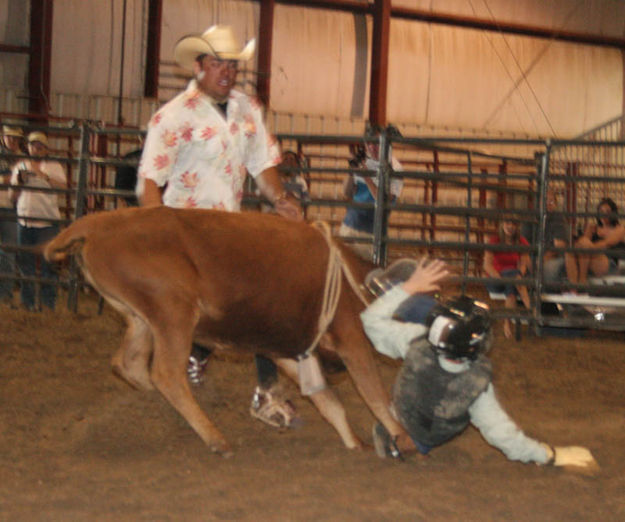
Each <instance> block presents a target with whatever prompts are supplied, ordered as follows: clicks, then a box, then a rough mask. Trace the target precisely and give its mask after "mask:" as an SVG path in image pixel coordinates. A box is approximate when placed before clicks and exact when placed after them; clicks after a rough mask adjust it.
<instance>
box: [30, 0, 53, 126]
mask: <svg viewBox="0 0 625 522" xmlns="http://www.w3.org/2000/svg"><path fill="white" fill-rule="evenodd" d="M52 12H53V9H52V0H32V1H31V6H30V56H29V62H28V95H29V100H28V111H29V112H31V113H34V114H38V115H40V116H41V118H40V119H43V120H47V118H48V113H49V111H50V105H49V100H50V62H51V56H52Z"/></svg>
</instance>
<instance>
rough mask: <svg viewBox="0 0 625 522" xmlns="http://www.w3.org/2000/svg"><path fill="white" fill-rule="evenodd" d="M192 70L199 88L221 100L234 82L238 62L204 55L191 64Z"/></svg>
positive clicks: (224, 98) (225, 96) (227, 93)
mask: <svg viewBox="0 0 625 522" xmlns="http://www.w3.org/2000/svg"><path fill="white" fill-rule="evenodd" d="M193 70H194V72H195V77H196V80H197V83H198V86H199V87H200V90H202V91H203V92H205V93H206V94H208V95H209V96H210V97H211V98H214V99H215V100H217V101H218V102H223V101H225V100H226V98H228V95H229V94H230V91H231V90H232V88H233V87H234V84H235V82H236V79H237V72H238V62H237V61H236V60H220V59H219V58H215V57H214V56H208V55H206V56H204V57H202V58H201V60H200V61H196V62H195V63H194V64H193Z"/></svg>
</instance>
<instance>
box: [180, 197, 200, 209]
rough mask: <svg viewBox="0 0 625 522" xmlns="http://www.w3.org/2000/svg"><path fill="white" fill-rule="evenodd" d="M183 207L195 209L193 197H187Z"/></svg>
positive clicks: (195, 203) (195, 204)
mask: <svg viewBox="0 0 625 522" xmlns="http://www.w3.org/2000/svg"><path fill="white" fill-rule="evenodd" d="M183 207H184V208H196V207H197V201H196V200H195V198H194V197H188V198H187V199H185V201H184V204H183Z"/></svg>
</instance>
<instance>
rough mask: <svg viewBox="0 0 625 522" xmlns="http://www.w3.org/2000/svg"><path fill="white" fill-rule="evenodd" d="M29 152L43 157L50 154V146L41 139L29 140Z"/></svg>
mask: <svg viewBox="0 0 625 522" xmlns="http://www.w3.org/2000/svg"><path fill="white" fill-rule="evenodd" d="M28 154H30V155H31V156H35V157H39V158H42V157H44V156H47V155H48V147H46V146H45V145H44V144H43V143H41V142H39V141H30V142H28Z"/></svg>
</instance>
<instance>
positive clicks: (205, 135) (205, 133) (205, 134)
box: [201, 127, 217, 140]
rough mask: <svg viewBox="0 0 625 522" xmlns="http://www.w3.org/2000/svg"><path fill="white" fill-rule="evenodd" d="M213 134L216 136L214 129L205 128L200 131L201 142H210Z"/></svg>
mask: <svg viewBox="0 0 625 522" xmlns="http://www.w3.org/2000/svg"><path fill="white" fill-rule="evenodd" d="M215 134H217V131H216V130H215V127H205V128H204V129H202V134H201V137H202V139H203V140H210V139H211V138H212V137H213V136H215Z"/></svg>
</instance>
